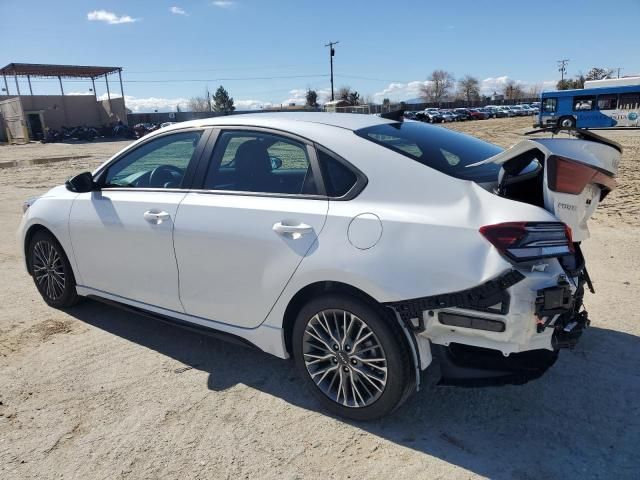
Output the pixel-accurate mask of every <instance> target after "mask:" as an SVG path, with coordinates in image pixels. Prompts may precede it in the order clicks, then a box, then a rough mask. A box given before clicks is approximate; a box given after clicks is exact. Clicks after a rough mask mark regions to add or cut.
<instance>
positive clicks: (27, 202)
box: [22, 197, 40, 214]
mask: <svg viewBox="0 0 640 480" xmlns="http://www.w3.org/2000/svg"><path fill="white" fill-rule="evenodd" d="M39 198H40V197H31V198H28V199H27V200H25V201H24V202H22V213H23V214H25V213H27V210H29V207H30V206H31V205H33V203H34V202H35V201H36V200H37V199H39Z"/></svg>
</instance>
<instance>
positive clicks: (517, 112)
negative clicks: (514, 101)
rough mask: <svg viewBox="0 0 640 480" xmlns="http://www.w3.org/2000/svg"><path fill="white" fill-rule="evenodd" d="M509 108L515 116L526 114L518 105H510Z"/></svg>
mask: <svg viewBox="0 0 640 480" xmlns="http://www.w3.org/2000/svg"><path fill="white" fill-rule="evenodd" d="M509 110H511V111H512V112H513V113H515V115H516V116H517V117H524V116H525V115H527V114H528V113H527V112H526V111H525V110H524V109H523V108H522V107H519V106H518V105H510V106H509Z"/></svg>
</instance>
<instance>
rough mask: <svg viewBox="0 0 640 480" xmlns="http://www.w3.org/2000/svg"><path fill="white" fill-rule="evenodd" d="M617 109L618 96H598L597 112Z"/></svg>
mask: <svg viewBox="0 0 640 480" xmlns="http://www.w3.org/2000/svg"><path fill="white" fill-rule="evenodd" d="M616 108H618V95H616V94H610V95H599V96H598V110H615V109H616Z"/></svg>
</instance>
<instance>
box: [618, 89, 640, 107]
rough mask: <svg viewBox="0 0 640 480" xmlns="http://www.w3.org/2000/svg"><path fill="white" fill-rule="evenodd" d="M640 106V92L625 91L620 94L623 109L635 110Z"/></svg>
mask: <svg viewBox="0 0 640 480" xmlns="http://www.w3.org/2000/svg"><path fill="white" fill-rule="evenodd" d="M639 107H640V93H623V94H622V95H620V109H621V110H635V109H637V108H639Z"/></svg>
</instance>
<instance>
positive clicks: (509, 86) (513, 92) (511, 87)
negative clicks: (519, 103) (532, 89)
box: [503, 80, 524, 100]
mask: <svg viewBox="0 0 640 480" xmlns="http://www.w3.org/2000/svg"><path fill="white" fill-rule="evenodd" d="M503 93H504V98H505V99H507V100H518V99H520V98H523V97H524V92H523V90H522V86H521V85H520V83H518V82H515V81H513V80H509V81H507V83H506V84H505V86H504V89H503Z"/></svg>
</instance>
